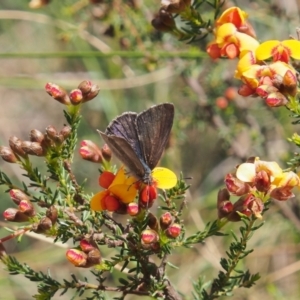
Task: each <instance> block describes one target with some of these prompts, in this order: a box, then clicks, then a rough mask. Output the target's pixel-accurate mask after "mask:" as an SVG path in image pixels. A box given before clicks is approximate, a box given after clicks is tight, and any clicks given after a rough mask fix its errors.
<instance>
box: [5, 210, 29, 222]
mask: <svg viewBox="0 0 300 300" xmlns="http://www.w3.org/2000/svg"><path fill="white" fill-rule="evenodd" d="M3 217H4V219H5V220H7V221H10V222H26V221H28V220H29V217H28V216H27V215H25V214H24V213H22V212H20V211H18V210H17V209H16V208H8V209H6V210H5V211H4V212H3Z"/></svg>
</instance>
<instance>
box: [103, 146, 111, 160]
mask: <svg viewBox="0 0 300 300" xmlns="http://www.w3.org/2000/svg"><path fill="white" fill-rule="evenodd" d="M101 153H102V156H103V157H104V159H105V160H106V161H110V160H111V157H112V152H111V150H110V148H109V147H108V145H107V144H104V145H103V147H102V148H101Z"/></svg>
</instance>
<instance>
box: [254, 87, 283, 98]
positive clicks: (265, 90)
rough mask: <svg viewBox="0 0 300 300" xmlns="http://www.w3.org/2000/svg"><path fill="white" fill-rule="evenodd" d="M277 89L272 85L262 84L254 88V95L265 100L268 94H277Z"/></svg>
mask: <svg viewBox="0 0 300 300" xmlns="http://www.w3.org/2000/svg"><path fill="white" fill-rule="evenodd" d="M277 91H278V89H277V88H276V87H275V86H273V85H267V84H262V85H260V86H258V87H257V88H256V94H257V95H259V96H260V97H261V98H263V99H265V98H267V97H268V95H269V94H270V93H273V92H277Z"/></svg>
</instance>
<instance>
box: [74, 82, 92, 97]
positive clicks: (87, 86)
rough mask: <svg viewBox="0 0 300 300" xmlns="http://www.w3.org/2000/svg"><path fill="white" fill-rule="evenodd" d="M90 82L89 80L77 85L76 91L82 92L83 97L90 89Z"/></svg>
mask: <svg viewBox="0 0 300 300" xmlns="http://www.w3.org/2000/svg"><path fill="white" fill-rule="evenodd" d="M92 85H93V84H92V82H91V81H89V80H84V81H82V82H81V83H79V85H78V89H79V90H80V91H81V92H82V94H83V95H86V94H88V93H89V92H90V91H91V89H92Z"/></svg>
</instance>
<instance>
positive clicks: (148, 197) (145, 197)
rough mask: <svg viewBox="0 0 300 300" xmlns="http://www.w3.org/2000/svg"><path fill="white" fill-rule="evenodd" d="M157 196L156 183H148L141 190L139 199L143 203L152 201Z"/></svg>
mask: <svg viewBox="0 0 300 300" xmlns="http://www.w3.org/2000/svg"><path fill="white" fill-rule="evenodd" d="M156 198H157V189H156V187H155V186H154V185H146V186H145V187H144V188H143V189H142V191H141V192H140V196H139V200H140V201H141V202H143V203H149V202H152V201H153V200H155V199H156Z"/></svg>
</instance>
